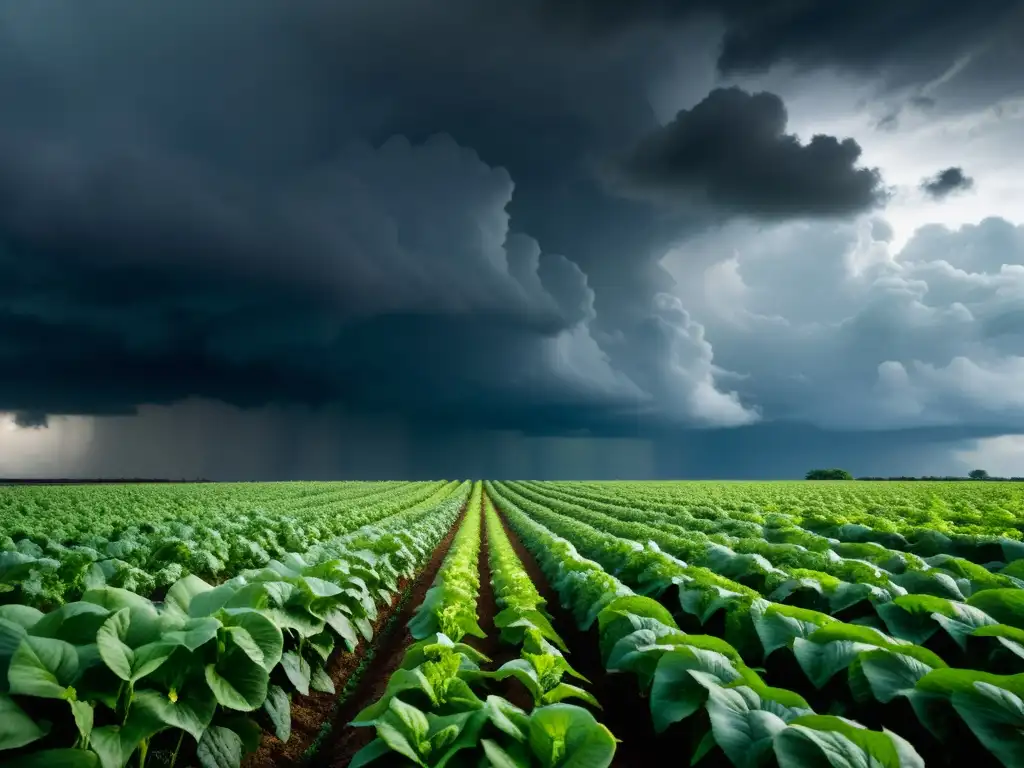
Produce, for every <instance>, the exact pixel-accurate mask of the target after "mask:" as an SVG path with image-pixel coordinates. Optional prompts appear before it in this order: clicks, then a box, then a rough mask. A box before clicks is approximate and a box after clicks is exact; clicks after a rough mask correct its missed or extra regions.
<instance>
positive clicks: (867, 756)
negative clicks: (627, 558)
mask: <svg viewBox="0 0 1024 768" xmlns="http://www.w3.org/2000/svg"><path fill="white" fill-rule="evenodd" d="M488 491H489V492H493V497H494V499H495V502H496V503H497V504H498V506H499V507H500V508H501V510H502V511H503V512H504V513H505V515H506V517H507V518H508V520H509V522H510V523H511V525H512V527H513V528H514V529H515V531H516V533H517V534H518V535H519V536H520V538H521V539H522V541H523V542H524V544H525V545H526V546H527V548H528V549H530V551H531V552H532V553H533V554H534V556H535V557H536V558H537V559H538V562H539V563H540V565H541V567H542V569H543V570H544V572H545V574H546V576H547V578H548V580H549V583H550V584H551V585H552V587H554V589H555V590H556V591H557V592H558V594H559V595H560V597H561V600H562V602H563V605H564V606H565V607H566V608H567V609H570V610H571V611H572V613H573V615H574V617H575V619H576V621H577V622H578V624H579V627H580V629H583V630H588V629H590V628H591V627H592V626H594V625H596V626H597V637H596V639H595V641H596V642H598V643H599V644H600V649H601V656H602V659H603V660H604V664H605V666H606V669H607V670H608V671H609V672H613V673H626V674H630V675H632V676H633V677H634V678H635V680H636V685H637V689H638V692H639V694H641V695H643V696H645V697H646V699H647V702H648V706H649V708H650V712H651V717H652V719H653V721H654V725H655V728H656V730H658V731H665V730H666V729H668V728H669V727H670V726H676V725H677V724H680V723H685V724H686V725H688V726H689V727H690V730H691V731H694V732H693V733H690V734H688V735H689V736H690V741H691V743H692V744H694V745H695V751H694V754H693V758H692V759H693V762H694V763H695V762H697V761H699V760H700V759H702V758H703V757H704V756H705V755H707V754H708V753H709V752H711V751H712V750H715V749H720V750H721V752H722V753H724V755H725V756H726V757H727V758H728V759H729V760H730V762H732V763H733V764H734V765H736V766H755V765H760V764H762V763H763V762H764V761H765V760H766V759H769V758H774V760H775V761H776V763H777V765H778V766H780V768H804V766H807V765H887V766H893V767H894V768H903V767H906V768H917V766H923V765H924V761H923V760H922V759H921V757H920V755H918V753H917V752H916V751H915V750H914V748H913V747H912V746H911V745H910V744H909V743H908V742H907V741H906V740H904V739H902V738H901V737H899V736H898V735H896V734H894V733H892V732H890V731H879V730H871V729H868V728H864V727H863V726H861V725H860V724H858V723H855V722H853V721H850V720H847V719H845V718H840V717H836V716H832V715H820V714H815V713H814V712H813V710H811V709H810V708H809V707H808V706H807V702H806V701H804V699H803V698H802V697H801V696H799V695H798V694H796V693H795V692H793V691H790V690H786V689H783V688H775V687H771V686H769V685H767V684H766V683H765V682H764V680H763V679H762V678H761V677H760V676H759V675H758V673H757V671H756V670H755V669H754V668H752V667H750V666H748V665H746V664H745V663H744V662H743V660H742V658H741V656H740V654H739V652H738V651H737V650H736V649H735V648H733V647H732V646H731V645H730V644H729V643H727V642H725V641H724V640H722V639H720V638H716V637H712V636H708V635H699V634H686V633H684V632H682V631H680V629H679V627H678V626H677V625H676V623H675V621H674V619H673V617H672V615H671V613H670V612H669V611H668V610H666V609H665V607H663V606H662V605H661V604H659V603H658V602H656V601H655V600H652V599H650V598H648V597H644V596H641V595H637V594H635V593H634V592H633V591H632V590H631V589H630V588H629V587H628V586H626V585H625V584H624V583H622V582H621V581H619V580H618V579H617V578H616V577H615V576H613V575H612V574H610V573H608V572H607V571H605V570H604V569H603V568H602V567H601V566H600V565H599V564H598V563H597V562H595V561H593V560H589V559H587V558H585V557H583V556H581V555H580V554H579V553H578V552H577V550H576V548H575V547H574V546H573V544H572V543H570V542H569V541H567V540H566V539H564V538H561V537H559V536H557V535H556V534H554V533H553V532H552V531H550V530H549V529H548V528H547V527H546V526H544V525H542V524H541V523H539V522H538V521H537V520H534V519H533V517H532V516H531V515H529V514H527V513H526V512H524V511H523V510H521V509H520V508H519V507H518V505H517V504H516V503H514V502H512V501H510V500H509V499H508V498H507V497H506V496H504V495H503V494H501V493H500V492H498V491H496V489H494V488H493V487H491V486H489V487H488ZM702 712H703V713H706V718H699V717H696V716H697V715H698V714H699V713H702ZM702 729H703V730H704V732H703V733H700V731H701V730H702ZM836 760H838V761H839V762H836Z"/></svg>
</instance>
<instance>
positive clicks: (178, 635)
mask: <svg viewBox="0 0 1024 768" xmlns="http://www.w3.org/2000/svg"><path fill="white" fill-rule="evenodd" d="M220 628H221V623H220V620H219V619H215V618H213V617H212V616H203V617H201V618H198V619H188V620H186V622H185V624H184V625H183V626H182V628H181V629H178V630H172V631H170V632H165V633H164V635H163V636H162V637H161V638H160V639H161V640H162V641H164V642H166V643H171V644H173V645H180V646H182V647H183V648H187V649H188V650H190V651H194V650H196V649H197V648H201V647H202V646H204V645H206V644H207V643H208V642H210V641H211V640H213V639H214V638H215V637H217V632H218V631H219V630H220Z"/></svg>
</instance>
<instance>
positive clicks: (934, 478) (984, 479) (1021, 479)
mask: <svg viewBox="0 0 1024 768" xmlns="http://www.w3.org/2000/svg"><path fill="white" fill-rule="evenodd" d="M857 479H858V480H872V481H879V480H898V481H902V482H907V481H910V480H922V481H925V480H930V481H933V482H934V481H942V482H951V481H953V480H962V481H965V482H972V483H976V482H979V481H981V482H985V483H1022V482H1024V477H991V476H989V477H981V478H974V477H961V476H951V475H943V476H942V477H939V476H935V475H925V476H924V477H905V476H901V477H858V478H857Z"/></svg>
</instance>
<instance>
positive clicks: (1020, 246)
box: [0, 0, 1024, 480]
mask: <svg viewBox="0 0 1024 768" xmlns="http://www.w3.org/2000/svg"><path fill="white" fill-rule="evenodd" d="M1022 39H1024V2H1021V1H1020V0H978V1H977V2H974V3H964V2H948V1H947V0H901V2H900V3H897V4H893V3H892V2H882V0H864V1H863V2H858V3H820V2H817V0H785V1H783V0H778V1H776V0H631V2H629V3H624V2H619V1H618V0H575V1H574V2H565V1H564V0H516V1H515V2H512V1H511V0H448V1H447V2H444V3H438V2H434V1H433V0H372V1H371V0H354V1H353V2H346V3H338V2H334V1H333V0H291V1H290V2H284V0H221V1H220V2H217V3H210V2H209V1H208V0H177V1H176V2H174V3H142V4H140V3H137V2H131V1H130V0H95V1H94V2H91V3H88V4H83V3H75V2H72V0H34V2H31V3H24V2H16V1H15V0H0V102H2V103H3V104H4V106H5V109H4V118H3V120H2V121H0V476H22V477H54V476H59V477H97V476H102V477H168V478H173V479H177V478H199V477H204V478H209V479H223V480H235V479H242V480H279V479H280V480H284V479H349V478H351V479H359V478H366V479H376V478H413V479H418V478H440V477H445V478H461V477H492V478H515V477H532V478H540V479H555V478H584V479H616V478H622V479H647V478H676V477H678V478H757V479H761V478H764V479H767V478H791V477H800V476H802V475H803V474H804V473H805V472H806V471H807V470H808V469H811V468H814V467H818V466H840V467H844V468H847V469H848V470H849V471H851V472H853V473H854V474H855V475H922V474H957V475H962V474H966V472H967V471H968V470H970V469H973V468H977V467H980V468H985V469H987V470H988V471H989V473H990V474H993V475H997V474H998V475H1024V152H1022V151H1021V149H1020V148H1021V147H1022V146H1024V46H1022V45H1021V44H1020V40H1022Z"/></svg>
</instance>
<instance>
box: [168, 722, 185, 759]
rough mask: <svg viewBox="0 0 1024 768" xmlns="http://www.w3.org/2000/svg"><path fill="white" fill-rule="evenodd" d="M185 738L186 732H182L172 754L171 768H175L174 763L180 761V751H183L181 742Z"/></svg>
mask: <svg viewBox="0 0 1024 768" xmlns="http://www.w3.org/2000/svg"><path fill="white" fill-rule="evenodd" d="M184 738H185V732H184V731H182V732H181V733H179V734H178V743H177V744H175V745H174V751H173V752H172V753H171V768H174V763H175V762H177V760H178V750H179V749H181V742H182V740H183V739H184Z"/></svg>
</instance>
